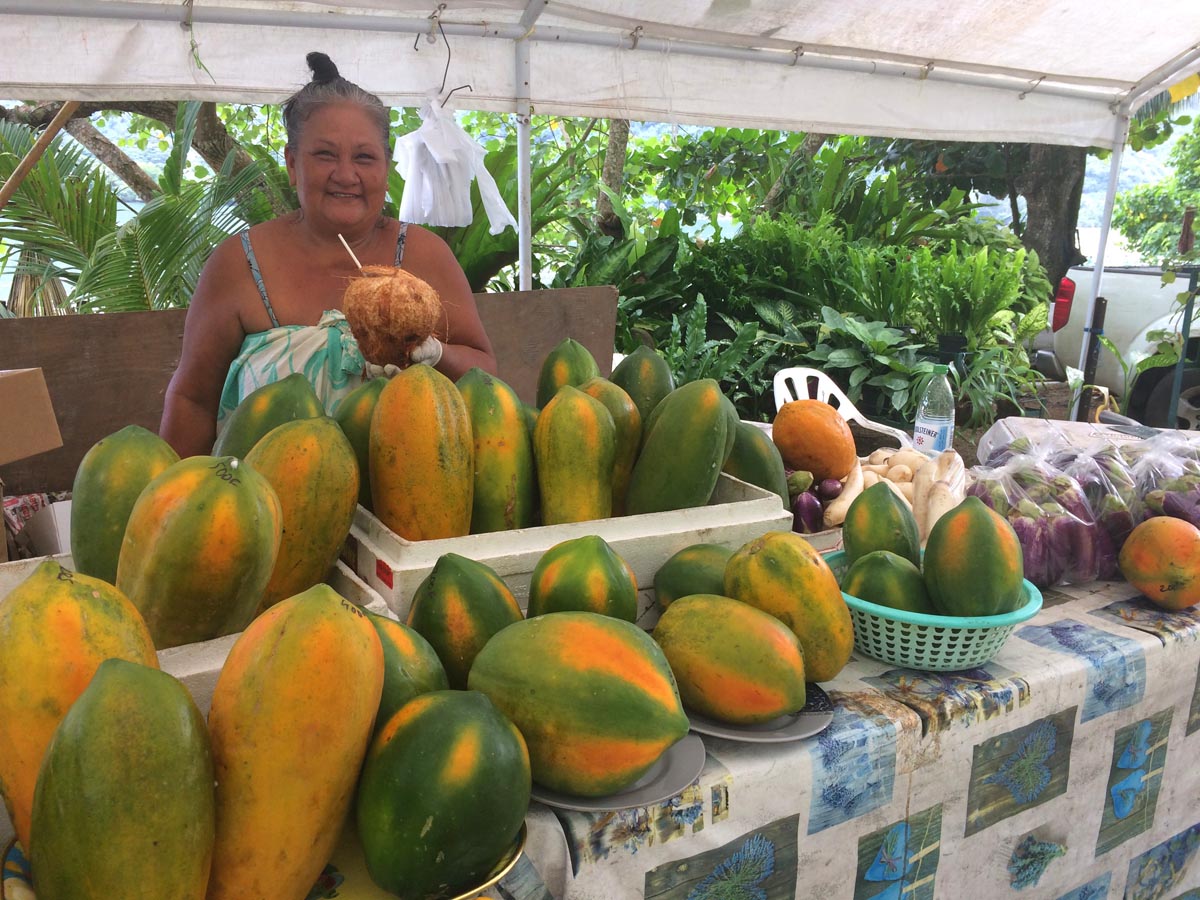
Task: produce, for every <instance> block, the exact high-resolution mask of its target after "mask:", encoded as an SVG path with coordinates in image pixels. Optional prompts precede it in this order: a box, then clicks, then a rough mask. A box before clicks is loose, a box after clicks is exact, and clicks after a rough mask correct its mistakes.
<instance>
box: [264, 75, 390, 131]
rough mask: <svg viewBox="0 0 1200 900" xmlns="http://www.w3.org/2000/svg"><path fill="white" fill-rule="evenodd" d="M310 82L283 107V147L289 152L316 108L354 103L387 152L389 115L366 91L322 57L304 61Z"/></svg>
mask: <svg viewBox="0 0 1200 900" xmlns="http://www.w3.org/2000/svg"><path fill="white" fill-rule="evenodd" d="M305 62H307V63H308V67H309V69H311V70H312V80H311V81H310V82H309V83H308V84H306V85H305V86H304V87H302V88H300V90H298V91H296V93H294V94H292V96H290V97H288V98H287V100H285V101H284V103H283V125H284V128H286V129H287V145H288V146H289V147H291V148H292V149H293V150H295V149H296V145H297V144H298V143H299V142H300V132H301V131H303V130H304V123H305V122H307V121H308V118H309V116H311V115H312V114H313V112H315V111H316V110H317V108H318V107H320V106H322V105H323V104H326V103H354V104H356V105H358V106H361V107H362V108H363V110H364V111H365V112H366V113H367V114H368V115H370V116H371V118H373V119H375V121H376V122H377V123H378V125H379V134H380V137H381V138H382V139H383V146H384V147H385V148H386V149H388V150H390V148H391V125H392V122H391V111H390V110H389V109H388V108H387V107H386V106H384V105H383V101H381V100H380V99H379V98H378V97H376V96H375V95H374V94H372V93H371V92H370V91H364V90H363V89H362V88H360V87H359V86H358V85H357V84H355V83H354V82H352V81H347V80H346V79H345V78H343V77H342V76H341V75H339V74H338V69H337V66H335V65H334V64H333V60H331V59H330V58H329V57H328V56H326V55H325V54H324V53H310V54H308V56H306V57H305Z"/></svg>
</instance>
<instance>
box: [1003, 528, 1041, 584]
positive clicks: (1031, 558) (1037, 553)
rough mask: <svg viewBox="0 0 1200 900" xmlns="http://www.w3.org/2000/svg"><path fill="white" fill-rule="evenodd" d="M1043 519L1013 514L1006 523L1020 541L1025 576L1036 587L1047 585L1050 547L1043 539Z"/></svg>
mask: <svg viewBox="0 0 1200 900" xmlns="http://www.w3.org/2000/svg"><path fill="white" fill-rule="evenodd" d="M1042 521H1043V520H1042V519H1041V518H1040V517H1039V518H1037V519H1034V518H1031V517H1030V516H1020V515H1017V516H1013V517H1012V518H1010V519H1009V520H1008V524H1010V525H1011V526H1012V527H1013V531H1015V532H1016V533H1017V539H1018V540H1019V541H1020V542H1021V556H1022V557H1023V558H1024V562H1025V577H1026V578H1028V579H1029V580H1030V581H1031V582H1033V583H1034V584H1035V585H1036V586H1037V587H1039V588H1044V587H1049V586H1050V585H1049V583H1047V581H1046V578H1047V565H1046V559H1047V557H1048V556H1049V553H1050V547H1049V546H1048V543H1047V541H1046V540H1045V535H1044V533H1042V532H1043V529H1042V528H1041V527H1040V524H1039V523H1041V522H1042Z"/></svg>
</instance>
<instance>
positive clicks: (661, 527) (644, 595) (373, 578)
mask: <svg viewBox="0 0 1200 900" xmlns="http://www.w3.org/2000/svg"><path fill="white" fill-rule="evenodd" d="M791 527H792V513H791V512H790V511H789V510H786V509H784V508H783V503H782V502H781V501H780V499H779V495H778V494H774V493H772V492H770V491H765V490H763V489H762V488H759V487H755V486H754V485H752V484H747V483H746V482H744V481H740V480H739V479H737V478H733V477H731V476H729V475H725V474H722V475H721V477H720V479H719V480H718V481H717V487H716V490H714V491H713V496H712V500H711V501H710V502H709V505H708V506H701V507H695V508H692V509H678V510H673V511H671V512H661V513H646V514H643V515H637V516H619V517H616V518H611V519H595V520H593V521H590V522H572V523H570V524H567V525H543V526H539V527H536V528H520V529H516V530H514V531H498V532H494V533H492V534H473V535H468V536H466V537H457V538H446V539H444V540H435V541H406V540H405V539H404V538H402V537H400V536H399V535H397V534H396V533H395V532H393V531H392V530H391V529H389V528H388V527H387V526H386V525H384V524H383V523H382V522H380V521H379V519H377V518H376V517H375V516H373V515H371V513H369V512H367V510H365V509H363V508H362V507H361V506H360V507H359V508H358V512H357V513H356V514H355V517H354V524H353V525H352V526H351V528H350V537H349V538H348V539H347V541H346V546H345V547H344V548H343V554H342V559H343V561H345V562H346V563H347V564H348V565H349V566H350V567H351V568H353V569H354V570H355V571H356V572H357V573H358V574H359V576H360V577H362V579H363V580H364V581H366V582H367V584H369V585H370V586H371V587H372V588H374V589H375V590H376V591H377V592H378V593H379V594H380V596H382V597H383V599H384V600H385V601H386V602H387V604H388V605H389V606H390V607H391V609H392V611H393V612H394V613H395V614H396V615H397V616H398V617H399V618H400V619H401V620H402V621H403V620H404V619H405V618H406V617H407V616H408V609H409V606H410V605H411V603H412V596H413V593H414V592H415V591H416V589H417V586H418V585H419V584H420V583H421V581H422V580H423V579H424V578H425V576H426V575H428V574H429V573H430V572H431V571H432V570H433V566H434V564H435V563H436V562H437V561H438V559H440V558H441V557H442V555H443V554H446V553H457V554H459V555H460V556H465V557H467V558H468V559H473V560H475V561H476V562H481V563H483V564H485V565H487V566H490V567H491V568H492V569H493V570H494V571H495V573H496V574H497V575H499V576H500V577H501V578H502V579H504V582H505V583H506V584H507V585H508V587H509V590H511V591H512V592H513V596H514V597H515V598H516V600H517V602H518V603H519V604H520V606H521V609H525V608H526V606H527V604H528V600H529V580H530V576H531V575H532V573H533V567H534V566H535V565H536V564H537V561H538V560H539V559H541V556H542V554H543V553H544V552H546V551H547V550H549V549H550V548H551V547H553V546H554V545H555V544H558V543H560V542H562V541H565V540H569V539H571V538H577V537H583V536H584V535H589V534H596V535H599V536H600V537H602V538H604V540H605V541H607V542H608V543H609V545H610V546H611V547H612V548H613V550H614V552H616V553H617V554H618V555H620V556H621V558H622V559H624V560H625V562H627V563H628V564H629V567H630V568H631V569H633V574H634V577H635V578H636V579H637V583H638V587H639V591H638V624H639V625H641V626H642V627H650V625H652V624H653V622H654V620H655V619H656V618H657V611H656V610H655V608H654V603H653V595H652V592H651V591H650V588H651V587H652V586H653V583H654V575H655V573H656V572H657V571H658V570H659V568H660V567H661V566H662V564H663V563H665V562H666V561H667V560H668V559H670V557H671V556H673V555H674V554H675V553H677V552H679V551H680V550H682V549H683V548H684V547H688V546H690V545H692V544H699V543H707V544H721V545H723V546H726V547H729V548H731V549H735V550H736V549H737V548H739V547H741V546H742V545H743V544H745V543H747V542H748V541H751V540H753V539H754V538H756V537H759V536H761V535H763V534H766V533H767V532H768V531H789V530H791ZM839 534H840V532H839Z"/></svg>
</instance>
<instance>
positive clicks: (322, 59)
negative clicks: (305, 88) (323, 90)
mask: <svg viewBox="0 0 1200 900" xmlns="http://www.w3.org/2000/svg"><path fill="white" fill-rule="evenodd" d="M304 61H305V62H307V63H308V67H309V68H310V69H311V70H312V80H313V81H314V82H315V83H316V84H329V82H331V81H336V80H337V78H338V68H337V66H335V65H334V64H333V60H332V59H330V58H329V57H328V56H326V55H325V54H324V53H318V52H315V51H314V52H313V53H310V54H308V56H306V57H304Z"/></svg>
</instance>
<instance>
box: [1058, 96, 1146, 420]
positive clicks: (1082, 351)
mask: <svg viewBox="0 0 1200 900" xmlns="http://www.w3.org/2000/svg"><path fill="white" fill-rule="evenodd" d="M1128 133H1129V113H1127V112H1122V113H1121V114H1120V115H1118V116H1117V122H1116V125H1114V126H1113V149H1112V158H1111V159H1110V160H1109V164H1108V188H1107V190H1106V191H1105V193H1104V212H1103V214H1102V215H1101V218H1100V246H1099V247H1097V248H1096V259H1095V262H1094V263H1093V267H1092V287H1091V290H1090V291H1089V292H1088V307H1087V317H1086V318H1085V319H1084V320H1083V321H1084V322H1085V323H1086V324H1085V326H1084V329H1083V341H1082V342H1081V343H1080V346H1079V370H1080V371H1083V368H1084V366H1085V364H1086V363H1087V355H1088V348H1089V347H1091V345H1092V323H1093V320H1094V319H1095V316H1096V298H1097V297H1099V296H1100V285H1101V282H1102V281H1103V279H1104V251H1105V248H1106V246H1107V245H1108V233H1109V231H1110V230H1111V228H1112V213H1113V201H1114V200H1116V197H1117V178H1118V176H1119V175H1120V174H1121V156H1122V155H1123V154H1124V152H1125V137H1126V135H1127V134H1128ZM1053 287H1055V288H1057V285H1053ZM1087 392H1088V385H1086V384H1085V385H1083V386H1082V388H1081V390H1080V392H1079V396H1078V397H1076V398H1075V405H1074V408H1073V409H1072V410H1071V413H1072V414H1071V418H1072V419H1078V418H1079V405H1080V402H1081V401H1082V400H1083V397H1084V396H1085V394H1086V393H1087Z"/></svg>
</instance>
